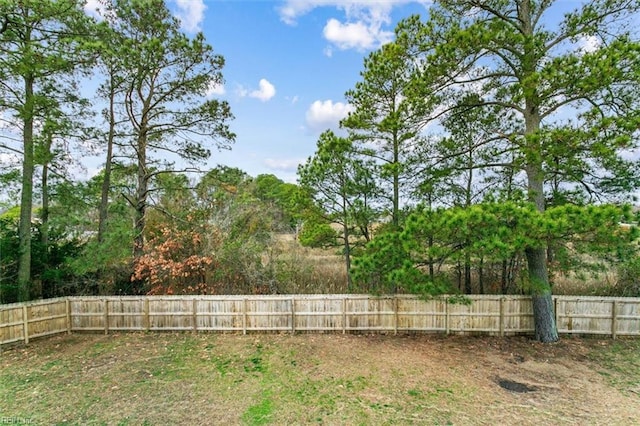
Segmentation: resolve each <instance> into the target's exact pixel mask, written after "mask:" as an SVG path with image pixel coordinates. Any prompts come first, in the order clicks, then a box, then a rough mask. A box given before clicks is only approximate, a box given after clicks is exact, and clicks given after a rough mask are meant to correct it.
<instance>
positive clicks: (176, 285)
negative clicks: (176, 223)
mask: <svg viewBox="0 0 640 426" xmlns="http://www.w3.org/2000/svg"><path fill="white" fill-rule="evenodd" d="M145 251H146V252H145V254H144V255H143V256H141V257H140V258H138V259H137V261H136V263H135V265H134V273H133V275H132V277H131V280H132V281H138V280H139V281H144V282H145V283H146V288H148V289H149V290H148V293H147V294H151V295H153V294H213V293H215V286H212V285H209V284H207V275H208V272H209V271H211V270H213V269H215V268H216V266H217V264H216V262H215V260H214V258H213V257H212V256H205V255H203V251H204V250H203V243H202V237H201V235H199V234H197V233H195V232H190V231H177V230H172V229H169V228H163V229H162V230H161V235H159V236H158V237H156V238H154V239H153V240H151V241H149V243H148V244H147V248H146V250H145Z"/></svg>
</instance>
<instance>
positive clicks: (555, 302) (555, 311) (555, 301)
mask: <svg viewBox="0 0 640 426" xmlns="http://www.w3.org/2000/svg"><path fill="white" fill-rule="evenodd" d="M553 320H554V321H555V322H556V331H557V330H558V297H557V296H556V297H554V298H553Z"/></svg>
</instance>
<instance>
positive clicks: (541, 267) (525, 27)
mask: <svg viewBox="0 0 640 426" xmlns="http://www.w3.org/2000/svg"><path fill="white" fill-rule="evenodd" d="M518 15H519V16H518V17H519V20H520V23H521V25H522V33H523V35H524V37H525V43H524V52H523V55H522V71H523V73H522V83H523V90H524V94H525V107H524V111H523V112H524V113H523V115H524V124H525V133H524V136H525V144H526V152H525V157H526V160H527V163H526V166H525V172H526V174H527V190H528V196H529V200H530V201H531V202H533V203H534V204H535V206H536V209H537V210H538V211H539V212H540V213H544V211H545V198H544V169H543V165H542V155H543V154H542V144H541V142H540V138H539V137H538V136H539V135H538V134H539V132H540V125H541V122H542V119H541V117H540V98H539V90H538V87H537V83H536V81H537V79H535V78H533V76H534V75H535V73H536V66H537V64H538V61H539V60H540V59H539V58H538V55H537V52H536V45H535V41H534V37H533V20H532V16H531V3H530V0H520V1H519V2H518ZM525 253H526V256H527V265H528V269H529V281H530V285H531V296H532V298H533V317H534V323H535V329H536V339H537V340H539V341H541V342H545V343H548V342H555V341H556V340H558V330H557V328H556V323H555V314H554V312H553V303H551V286H550V285H549V272H548V271H547V256H546V254H547V248H546V247H545V245H544V244H540V246H538V247H529V248H527V249H526V250H525Z"/></svg>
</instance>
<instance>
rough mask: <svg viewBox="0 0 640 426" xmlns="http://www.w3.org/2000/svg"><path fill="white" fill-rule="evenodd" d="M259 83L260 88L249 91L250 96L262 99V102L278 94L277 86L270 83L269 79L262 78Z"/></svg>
mask: <svg viewBox="0 0 640 426" xmlns="http://www.w3.org/2000/svg"><path fill="white" fill-rule="evenodd" d="M258 84H259V87H260V88H259V89H258V90H254V91H252V92H251V93H249V97H251V98H256V99H260V100H261V101H262V102H266V101H268V100H269V99H271V98H273V97H274V96H275V95H276V88H275V86H274V85H273V84H271V83H269V81H268V80H267V79H264V78H263V79H260V83H258ZM245 93H246V91H245Z"/></svg>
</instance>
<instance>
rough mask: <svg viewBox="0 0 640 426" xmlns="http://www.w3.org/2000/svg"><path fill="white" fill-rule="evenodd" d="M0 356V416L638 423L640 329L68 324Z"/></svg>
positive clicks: (109, 420)
mask: <svg viewBox="0 0 640 426" xmlns="http://www.w3.org/2000/svg"><path fill="white" fill-rule="evenodd" d="M0 366H1V370H0V423H10V422H13V424H20V423H22V424H83V425H84V424H108V425H127V424H131V425H140V424H148V425H166V424H203V425H205V424H248V425H261V424H279V425H282V424H328V425H340V424H345V425H357V424H364V425H369V424H375V425H382V424H398V425H404V424H407V425H410V424H416V425H424V424H427V425H431V424H454V425H468V424H474V425H475V424H487V425H494V424H504V425H506V424H518V425H529V424H531V425H534V424H535V425H539V424H567V425H572V424H576V425H586V424H594V425H595V424H602V425H630V424H640V340H638V339H636V340H626V339H618V340H612V339H594V338H586V339H580V338H571V337H566V338H563V339H561V341H560V342H559V343H556V344H550V345H543V344H540V343H537V342H534V341H532V340H529V339H527V338H524V337H510V338H498V337H469V336H449V337H445V336H438V335H413V336H401V337H400V336H386V335H350V334H347V335H341V334H293V335H292V334H266V335H265V334H260V335H258V334H249V335H237V334H206V333H205V334H192V333H182V334H175V333H125V334H111V335H95V334H72V335H59V336H55V337H52V338H48V339H41V340H36V341H34V342H32V343H31V344H29V345H28V346H24V345H18V346H14V347H10V348H3V349H2V352H1V354H0Z"/></svg>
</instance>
